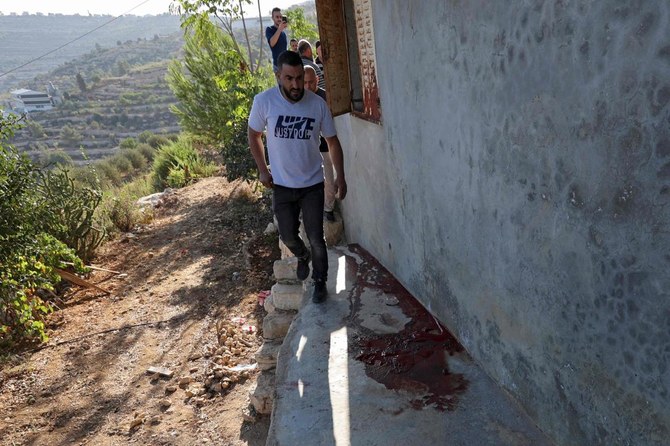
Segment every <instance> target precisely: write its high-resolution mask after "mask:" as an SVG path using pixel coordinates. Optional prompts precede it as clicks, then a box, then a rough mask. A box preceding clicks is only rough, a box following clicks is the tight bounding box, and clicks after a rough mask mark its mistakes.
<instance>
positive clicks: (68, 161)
mask: <svg viewBox="0 0 670 446" xmlns="http://www.w3.org/2000/svg"><path fill="white" fill-rule="evenodd" d="M38 165H39V166H40V167H54V166H56V165H61V166H70V165H72V158H71V157H70V155H68V154H67V153H66V152H65V151H64V150H62V149H57V150H45V151H44V152H42V153H41V154H40V157H39V160H38Z"/></svg>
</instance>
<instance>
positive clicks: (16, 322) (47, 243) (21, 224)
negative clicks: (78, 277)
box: [0, 117, 83, 348]
mask: <svg viewBox="0 0 670 446" xmlns="http://www.w3.org/2000/svg"><path fill="white" fill-rule="evenodd" d="M18 124H19V123H18V122H17V119H15V118H11V117H10V118H1V117H0V347H3V348H4V347H8V346H10V345H12V344H14V343H16V342H20V341H22V340H30V339H41V340H43V341H44V340H46V339H47V336H46V333H45V331H44V328H45V327H44V316H45V315H46V314H47V313H48V312H50V311H51V309H52V307H51V304H50V303H48V302H46V301H44V300H43V299H42V298H41V297H39V295H38V294H37V290H39V289H47V290H52V289H53V288H54V285H55V284H56V283H58V282H59V281H60V277H59V276H58V275H57V274H56V273H55V271H54V268H56V267H60V266H61V262H62V261H70V262H73V263H74V264H75V266H76V268H78V269H79V270H81V269H82V268H83V265H82V263H81V261H80V260H79V259H78V258H77V257H76V256H75V254H74V252H73V250H72V249H70V248H68V247H67V246H66V245H65V244H64V243H63V242H61V241H59V240H57V239H56V238H55V237H54V236H53V235H51V234H49V233H48V229H49V223H51V222H52V219H51V216H50V208H49V206H46V203H47V199H48V196H44V195H43V193H42V192H43V189H42V188H41V187H40V180H41V176H40V172H39V171H38V170H37V169H36V168H35V167H34V166H33V165H32V163H31V162H30V160H29V158H28V157H27V156H26V155H25V154H20V153H19V152H18V151H17V150H16V149H15V148H14V147H12V146H10V145H5V144H3V140H5V139H8V138H11V137H12V136H13V134H14V131H15V129H16V128H17V127H18Z"/></svg>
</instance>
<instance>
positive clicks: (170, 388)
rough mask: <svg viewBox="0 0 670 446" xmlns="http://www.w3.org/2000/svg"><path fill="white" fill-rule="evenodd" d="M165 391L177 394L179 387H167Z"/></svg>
mask: <svg viewBox="0 0 670 446" xmlns="http://www.w3.org/2000/svg"><path fill="white" fill-rule="evenodd" d="M165 391H166V392H170V393H173V392H176V391H177V386H175V385H174V384H170V385H169V386H167V387H166V388H165Z"/></svg>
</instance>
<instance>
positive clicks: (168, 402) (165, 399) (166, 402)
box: [158, 398, 172, 409]
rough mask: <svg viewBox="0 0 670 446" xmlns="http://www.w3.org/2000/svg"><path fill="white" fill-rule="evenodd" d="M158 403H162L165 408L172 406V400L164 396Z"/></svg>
mask: <svg viewBox="0 0 670 446" xmlns="http://www.w3.org/2000/svg"><path fill="white" fill-rule="evenodd" d="M158 404H160V406H161V407H162V408H163V409H167V408H168V407H170V406H172V401H170V400H169V399H168V398H163V399H162V400H160V401H159V402H158Z"/></svg>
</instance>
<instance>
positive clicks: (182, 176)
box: [165, 167, 190, 189]
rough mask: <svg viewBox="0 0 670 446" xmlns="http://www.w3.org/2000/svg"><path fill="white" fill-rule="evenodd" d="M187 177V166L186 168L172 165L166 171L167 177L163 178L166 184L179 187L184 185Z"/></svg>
mask: <svg viewBox="0 0 670 446" xmlns="http://www.w3.org/2000/svg"><path fill="white" fill-rule="evenodd" d="M189 179H190V176H189V173H188V167H187V168H186V169H182V168H179V167H174V168H171V169H170V171H169V172H168V175H167V178H165V183H166V186H169V187H172V188H174V189H179V188H180V187H184V186H186V185H187V184H188V181H189Z"/></svg>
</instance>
